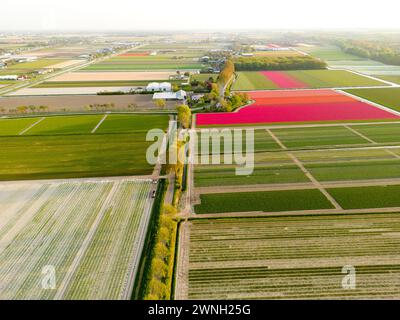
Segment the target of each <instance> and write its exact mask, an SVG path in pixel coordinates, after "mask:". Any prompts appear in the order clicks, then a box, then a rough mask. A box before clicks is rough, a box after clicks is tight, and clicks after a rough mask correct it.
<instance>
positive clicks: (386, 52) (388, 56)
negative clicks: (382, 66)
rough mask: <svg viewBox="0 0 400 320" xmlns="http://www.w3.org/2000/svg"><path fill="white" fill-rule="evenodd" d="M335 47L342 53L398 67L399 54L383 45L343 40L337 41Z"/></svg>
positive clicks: (399, 63) (399, 62) (399, 61)
mask: <svg viewBox="0 0 400 320" xmlns="http://www.w3.org/2000/svg"><path fill="white" fill-rule="evenodd" d="M337 45H338V46H339V47H340V48H341V49H342V50H343V51H344V52H346V53H349V54H353V55H356V56H358V57H362V58H367V59H372V60H377V61H380V62H383V63H386V64H390V65H395V66H399V65H400V52H399V51H397V50H395V49H393V48H391V47H389V46H387V45H385V44H381V43H378V42H372V41H364V40H363V41H361V40H344V41H338V42H337Z"/></svg>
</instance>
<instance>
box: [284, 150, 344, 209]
mask: <svg viewBox="0 0 400 320" xmlns="http://www.w3.org/2000/svg"><path fill="white" fill-rule="evenodd" d="M288 156H289V157H290V158H291V159H292V160H293V162H294V163H295V164H296V165H297V166H298V167H299V168H300V170H301V171H303V173H304V174H305V175H306V177H307V178H308V179H310V181H311V182H312V183H314V185H315V186H316V188H317V189H318V190H319V191H320V192H321V193H322V194H323V195H324V196H325V197H326V198H327V199H328V200H329V202H330V203H331V204H332V205H333V206H334V207H335V209H338V210H342V209H343V208H342V207H341V206H340V204H339V203H338V202H337V201H336V200H335V199H334V198H333V197H332V196H331V195H330V194H329V193H328V191H326V190H325V188H324V187H323V186H322V185H321V183H320V182H319V181H318V180H317V179H315V178H314V176H313V175H312V174H311V173H310V172H309V171H308V170H307V169H306V167H305V166H304V165H303V163H302V162H301V161H300V160H299V159H297V157H296V156H295V155H293V154H292V153H291V152H289V153H288Z"/></svg>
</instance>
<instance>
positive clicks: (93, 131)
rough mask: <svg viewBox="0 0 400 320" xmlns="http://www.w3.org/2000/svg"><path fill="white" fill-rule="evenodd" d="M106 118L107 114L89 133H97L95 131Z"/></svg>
mask: <svg viewBox="0 0 400 320" xmlns="http://www.w3.org/2000/svg"><path fill="white" fill-rule="evenodd" d="M107 117H108V113H106V114H105V115H104V116H103V118H101V120H100V121H99V123H98V124H97V125H96V126H95V127H94V128H93V130H92V132H91V133H95V132H96V131H97V129H98V128H99V127H100V126H101V124H102V123H103V122H104V120H106V119H107Z"/></svg>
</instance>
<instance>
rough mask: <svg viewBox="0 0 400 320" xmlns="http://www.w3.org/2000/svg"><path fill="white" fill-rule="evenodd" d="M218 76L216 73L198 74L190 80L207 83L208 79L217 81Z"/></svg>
mask: <svg viewBox="0 0 400 320" xmlns="http://www.w3.org/2000/svg"><path fill="white" fill-rule="evenodd" d="M218 76H219V74H218V73H199V74H192V75H191V76H190V78H191V79H192V80H197V81H207V80H209V79H210V78H213V79H214V81H217V78H218Z"/></svg>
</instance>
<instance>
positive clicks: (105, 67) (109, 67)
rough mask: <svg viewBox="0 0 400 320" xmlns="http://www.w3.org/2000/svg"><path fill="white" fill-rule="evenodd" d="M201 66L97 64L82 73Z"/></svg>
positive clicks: (197, 66) (193, 65) (195, 64)
mask: <svg viewBox="0 0 400 320" xmlns="http://www.w3.org/2000/svg"><path fill="white" fill-rule="evenodd" d="M201 68H203V66H202V65H201V64H198V63H191V64H189V63H182V64H177V63H171V64H165V63H163V64H123V65H121V64H114V63H109V64H106V63H99V64H93V65H90V66H88V67H86V68H83V69H82V70H83V71H85V70H86V71H132V70H195V69H201Z"/></svg>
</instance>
